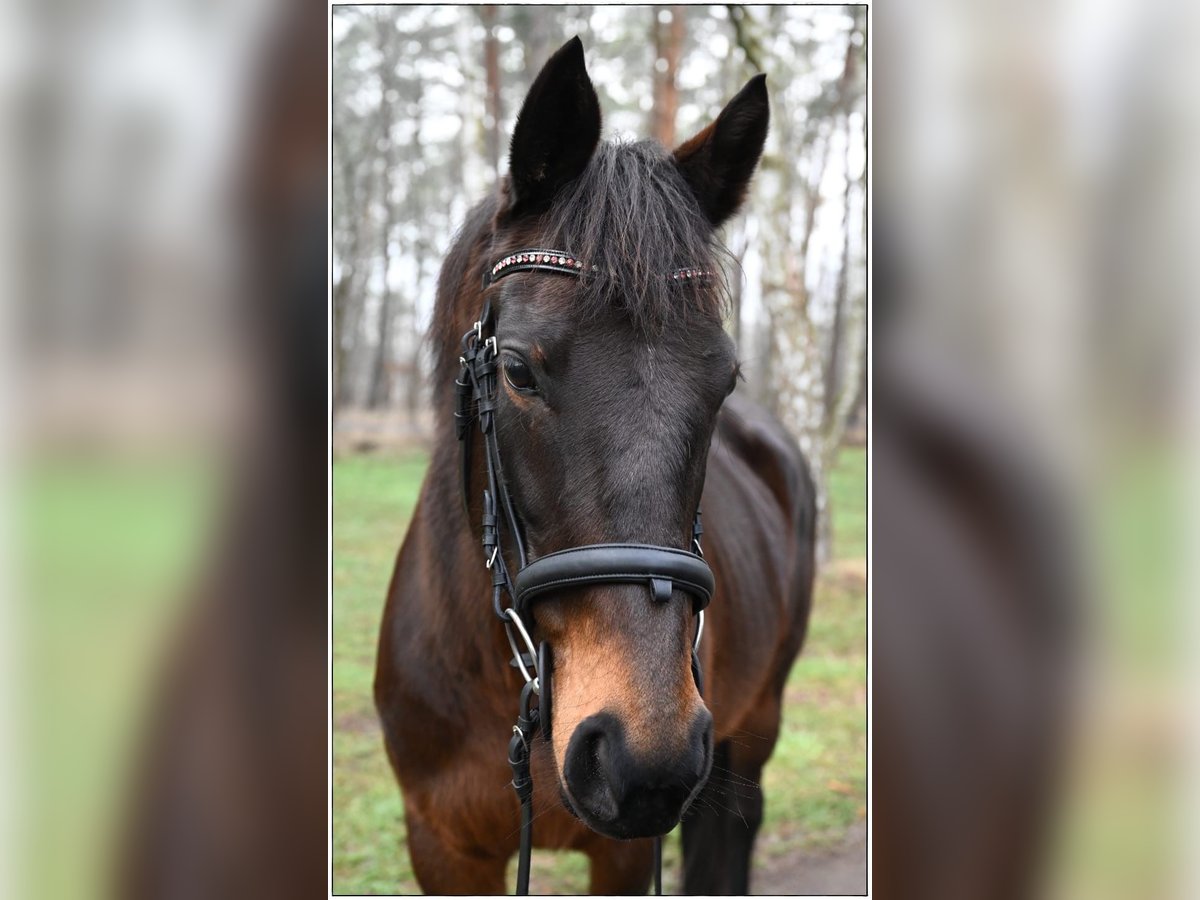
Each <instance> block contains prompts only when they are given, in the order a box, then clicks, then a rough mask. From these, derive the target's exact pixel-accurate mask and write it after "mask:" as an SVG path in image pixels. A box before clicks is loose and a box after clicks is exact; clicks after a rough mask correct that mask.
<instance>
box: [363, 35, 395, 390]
mask: <svg viewBox="0 0 1200 900" xmlns="http://www.w3.org/2000/svg"><path fill="white" fill-rule="evenodd" d="M376 25H377V33H378V36H379V57H380V62H379V81H380V88H381V91H382V96H383V99H382V100H381V102H380V105H379V109H380V117H379V118H380V122H379V137H380V139H381V140H382V141H383V142H384V152H383V158H384V163H383V173H382V177H381V178H380V182H381V189H380V196H379V200H380V203H382V204H383V224H382V227H381V228H380V231H379V255H380V260H381V263H380V265H381V268H382V270H383V277H382V279H381V281H382V284H383V288H382V291H383V293H382V297H381V299H380V308H379V323H378V340H377V342H376V351H375V361H374V366H373V368H372V371H371V387H370V391H369V393H368V397H367V405H368V406H369V407H371V408H372V409H380V408H382V407H386V406H387V405H388V403H389V402H390V401H391V393H392V376H391V367H392V341H393V334H392V332H393V327H394V319H395V313H394V311H393V309H392V302H393V300H392V288H391V284H390V280H389V275H390V274H391V268H392V231H393V229H394V228H395V226H396V205H395V201H394V200H393V198H392V173H393V171H394V170H395V167H396V151H395V146H394V144H395V141H394V135H393V134H392V128H393V125H394V116H393V111H392V102H393V101H389V100H388V99H387V95H388V92H389V91H393V90H395V89H396V72H395V66H396V59H395V45H396V40H395V28H394V27H393V26H392V25H391V21H390V19H389V17H388V16H387V15H386V14H383V13H381V14H380V16H379V18H378V20H377V22H376Z"/></svg>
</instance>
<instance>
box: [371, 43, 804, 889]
mask: <svg viewBox="0 0 1200 900" xmlns="http://www.w3.org/2000/svg"><path fill="white" fill-rule="evenodd" d="M768 120H769V104H768V97H767V90H766V83H765V76H763V75H758V76H755V77H754V78H753V79H751V81H750V82H749V83H748V84H746V86H745V87H744V88H743V89H742V90H741V91H740V92H739V93H738V94H737V95H736V96H735V97H734V98H733V99H732V100H730V101H729V103H728V104H727V105H726V106H725V107H724V109H723V110H722V111H721V113H720V114H719V115H718V117H717V118H716V119H715V120H714V121H713V122H712V123H711V124H709V125H708V127H706V128H705V129H703V130H702V131H700V132H699V133H698V134H697V135H695V136H694V137H693V138H692V139H691V140H689V141H687V142H685V143H684V144H682V145H680V146H679V147H677V148H676V149H675V150H674V151H673V152H671V151H668V150H667V149H666V148H664V147H662V146H661V145H659V144H657V143H654V142H616V143H613V142H603V141H601V140H600V131H601V116H600V106H599V101H598V98H597V95H596V91H595V88H594V86H593V84H592V81H591V79H590V77H589V75H588V72H587V68H586V65H585V61H584V51H583V45H582V43H581V42H580V40H579V39H578V38H574V39H572V40H571V41H569V42H568V43H567V44H565V45H564V46H563V47H562V48H560V49H559V50H558V51H557V52H556V53H555V54H554V55H553V56H552V57H551V58H550V59H549V60H548V62H547V63H546V64H545V66H544V67H543V68H542V70H541V71H540V73H539V74H538V76H537V77H536V79H535V80H534V82H533V84H532V86H531V87H530V89H529V92H528V94H527V96H526V98H525V100H524V103H523V106H522V108H521V111H520V114H519V117H518V119H517V122H516V125H515V127H514V130H513V134H512V140H511V145H510V150H509V173H508V175H507V176H506V177H504V178H502V179H501V180H500V183H499V185H498V188H497V190H496V192H495V194H494V195H493V196H491V197H488V198H486V199H484V200H483V201H482V202H480V203H479V204H478V205H477V206H476V207H474V209H473V210H472V211H471V212H470V213H469V214H468V215H467V218H466V221H465V223H464V224H463V226H462V227H461V229H460V231H459V233H458V235H457V237H456V238H455V240H454V243H453V245H452V246H451V248H450V249H449V251H448V253H447V255H446V257H445V259H444V262H443V267H442V270H441V274H440V277H439V281H438V288H437V299H436V305H435V311H434V317H433V321H432V324H431V332H430V337H431V341H432V343H433V347H434V357H435V358H434V367H433V368H434V378H435V385H436V386H435V392H434V398H435V402H436V406H437V409H439V410H440V411H441V412H442V415H441V416H440V418H439V420H438V422H437V426H436V433H435V436H434V441H433V450H432V455H431V460H430V465H429V468H428V471H427V474H426V476H425V480H424V483H423V484H422V487H421V492H420V496H419V499H418V502H417V505H416V508H415V510H414V513H413V518H412V522H411V525H410V527H409V530H408V532H407V535H406V536H405V538H404V541H403V544H402V546H401V547H400V550H399V553H398V556H397V559H396V564H395V568H394V572H393V575H392V579H391V584H390V586H389V588H388V593H387V602H386V606H385V609H384V613H383V620H382V625H381V629H380V635H379V647H378V658H377V667H376V675H375V685H374V695H375V703H376V708H377V710H378V713H379V716H380V721H381V724H382V730H383V736H384V743H385V747H386V751H387V755H388V759H389V762H390V764H391V767H392V769H393V771H394V773H395V776H396V778H397V780H398V782H399V785H400V789H401V792H402V794H403V799H404V813H405V819H406V824H407V843H408V850H409V854H410V857H411V860H412V865H413V870H414V873H415V875H416V878H417V881H418V883H419V884H420V886H421V888H422V889H423V890H424V891H426V892H427V893H437V894H466V893H478V894H497V893H504V892H505V876H506V866H507V864H508V861H509V860H510V858H511V857H512V856H513V854H514V853H515V852H517V849H518V843H519V841H518V832H519V831H520V830H521V828H520V826H519V825H518V816H519V813H520V801H519V800H518V798H517V797H516V795H514V793H513V792H512V790H511V788H510V785H509V781H510V778H511V777H512V775H511V773H510V771H509V768H508V758H507V753H506V748H508V747H510V739H511V740H512V741H515V740H516V739H515V738H513V731H514V728H513V725H512V722H513V717H514V714H515V712H516V709H517V701H516V698H517V696H518V694H519V693H521V689H522V681H523V679H524V678H525V676H527V675H528V673H525V675H524V676H523V674H522V672H523V670H524V668H525V666H526V665H532V662H533V660H532V658H531V657H532V655H533V654H532V653H529V654H526V653H524V652H523V651H521V650H520V645H519V644H516V643H510V640H509V637H508V636H507V635H506V633H505V628H504V627H502V626H501V625H500V624H499V623H497V621H496V620H495V619H494V618H493V616H492V614H491V613H489V610H488V604H487V598H488V597H489V596H495V597H498V596H500V589H499V588H496V590H495V592H493V587H494V585H495V584H496V583H497V582H499V581H502V580H503V579H502V578H497V577H495V576H496V572H497V571H500V570H507V571H516V570H517V569H519V568H520V567H521V564H522V563H523V559H522V557H523V556H524V554H525V553H526V552H527V553H528V556H529V558H530V559H531V560H532V562H531V563H530V567H531V568H532V567H533V566H537V565H539V563H544V562H545V561H546V560H548V559H551V558H552V555H561V554H562V553H564V551H566V552H568V553H569V552H571V551H570V549H569V548H579V547H581V546H582V545H587V546H586V547H585V549H589V550H590V549H593V548H594V545H601V546H602V547H612V546H614V545H615V546H618V547H629V546H635V547H643V546H646V545H651V549H652V550H653V551H654V552H655V553H657V554H658V556H657V557H655V558H656V559H661V558H664V555H665V554H667V553H671V552H675V553H678V552H681V551H680V550H676V551H671V550H669V549H667V548H672V547H674V548H685V547H690V546H691V542H692V540H693V538H695V539H696V540H697V543H696V546H697V547H699V546H700V544H699V537H700V528H701V527H703V529H704V530H703V553H704V555H705V559H706V560H707V563H708V566H709V567H710V569H711V573H712V584H713V590H712V596H713V597H714V598H715V599H714V600H713V602H712V605H711V607H710V608H709V609H708V610H707V611H706V613H707V625H706V626H704V629H703V636H702V639H701V640H700V641H699V647H698V651H697V650H694V648H695V646H696V644H695V638H696V637H698V636H697V631H698V630H700V627H701V620H700V618H699V611H698V609H697V606H698V604H694V603H687V602H682V601H683V600H686V597H685V596H684V593H683V592H681V590H680V589H679V584H678V583H676V584H674V585H672V584H671V583H670V582H669V581H668V582H666V585H665V587H664V586H663V584H662V583H661V582H660V583H659V584H657V585H655V584H653V583H652V585H651V586H652V590H650V591H647V590H646V588H645V585H644V584H638V583H622V582H620V581H614V580H608V581H602V582H593V581H587V580H586V579H585V580H583V581H580V582H578V583H573V582H570V580H569V579H568V580H565V581H564V582H563V583H560V584H559V585H558V587H557V588H556V589H555V590H550V591H547V592H545V593H543V594H542V595H541V596H540V597H539V598H538V600H537V604H536V606H535V607H532V608H531V607H526V613H524V615H525V616H526V617H527V619H528V630H529V632H530V633H531V641H530V643H528V644H527V645H526V646H528V647H530V649H531V650H532V641H537V642H538V643H539V645H540V646H539V650H538V655H539V656H540V654H541V648H544V647H549V648H551V649H552V660H553V681H552V687H551V682H550V681H549V675H550V672H549V670H548V669H547V668H545V665H546V664H543V670H542V671H540V678H541V680H542V682H543V683H542V685H541V687H542V697H541V699H540V700H539V706H540V708H541V710H542V719H543V721H542V726H541V729H540V731H539V732H538V733H537V735H536V737H534V738H533V739H532V742H531V745H530V746H529V748H528V749H529V753H530V766H531V770H532V776H533V779H532V780H533V792H532V810H533V814H532V815H533V831H532V833H533V842H534V845H535V846H537V847H543V848H553V849H573V850H578V851H582V852H583V853H584V854H586V855H587V856H588V858H589V862H590V890H591V891H592V892H594V893H602V894H631V893H645V892H646V890H647V888H648V886H649V882H650V879H651V876H652V871H653V868H654V864H655V855H656V847H655V837H656V836H658V835H661V834H663V833H665V832H667V831H669V830H670V829H671V828H673V827H674V826H675V825H676V824H678V823H679V822H680V820H681V819H682V843H683V888H684V890H685V892H687V893H695V894H731V893H732V894H738V893H746V892H747V891H748V890H749V881H750V866H751V854H752V850H753V845H754V839H755V835H756V833H757V831H758V828H759V826H760V824H761V822H762V816H763V802H764V801H763V793H762V788H761V786H760V778H761V773H762V770H763V766H764V764H765V763H766V762H767V760H768V758H769V757H770V755H771V752H772V750H773V748H774V745H775V742H776V740H777V738H778V735H779V730H780V719H781V706H782V694H783V689H784V684H785V681H786V680H787V675H788V672H789V670H790V668H791V665H792V662H793V661H794V659H795V658H796V656H797V655H798V653H799V651H800V649H801V646H802V644H803V641H804V636H805V632H806V629H807V623H808V616H809V609H810V606H811V595H812V582H813V571H814V545H815V540H814V536H815V525H816V506H815V491H814V488H813V483H812V480H811V476H810V473H809V470H808V467H807V464H806V462H805V459H804V457H803V455H802V454H801V452H800V450H799V449H798V447H797V446H796V444H795V442H794V441H793V440H792V439H791V438H790V437H789V435H788V434H787V433H786V432H785V430H784V429H783V427H782V426H781V425H780V424H779V423H778V422H777V421H776V420H775V419H774V418H773V417H771V416H770V415H769V414H768V413H766V412H765V411H764V410H762V409H761V408H758V407H756V406H754V405H752V404H751V403H749V402H747V401H744V400H742V399H740V398H738V397H736V396H731V394H732V393H733V390H734V387H735V386H736V384H737V382H738V380H739V369H738V365H737V361H736V356H735V351H734V347H733V343H732V341H731V339H730V338H729V336H728V335H727V333H726V331H725V329H724V327H723V314H724V310H725V307H726V305H727V304H726V302H725V298H726V296H727V294H726V293H725V291H724V289H723V281H722V276H721V275H720V266H719V259H720V254H721V253H722V250H721V247H720V243H719V240H718V238H717V234H716V233H717V229H718V228H719V227H720V226H721V225H722V224H723V223H724V222H726V221H727V220H728V219H729V218H730V217H731V216H733V215H734V213H735V212H736V211H737V210H738V208H739V206H740V205H741V203H742V201H743V199H744V197H745V195H746V192H747V189H748V185H749V182H750V179H751V177H752V175H753V173H754V170H755V168H756V166H757V164H758V161H759V158H760V156H761V155H762V149H763V145H764V142H765V140H766V134H767V127H768ZM523 248H540V250H539V253H536V254H534V253H527V252H524V249H523ZM548 248H555V249H554V250H553V251H551V250H549V249H548ZM505 266H511V270H510V271H505ZM500 275H504V276H506V277H498V276H500ZM481 276H482V277H481ZM481 309H485V310H487V312H485V313H484V314H483V315H482V316H481V312H480V311H481ZM483 320H487V321H490V322H492V323H493V325H494V336H493V337H492V338H489V339H488V340H487V343H488V344H489V348H488V352H489V353H490V354H492V355H491V356H489V357H488V358H489V359H491V360H492V363H491V369H490V370H489V371H490V372H491V373H492V377H493V379H494V382H495V385H496V388H495V391H494V395H488V398H487V402H486V404H485V403H484V401H483V400H480V399H479V398H478V396H477V397H476V400H477V407H476V408H474V409H472V410H468V414H469V415H471V416H474V417H478V418H480V419H483V418H484V417H486V422H485V423H484V424H485V425H486V424H487V423H490V427H491V429H492V432H493V434H492V435H491V437H490V438H489V440H492V441H494V445H495V448H496V450H497V454H498V455H497V459H496V461H497V462H498V460H500V459H502V460H503V469H502V472H501V473H499V474H495V473H492V474H491V475H489V472H490V468H489V467H491V466H492V463H493V460H492V457H491V456H490V455H489V454H490V452H491V451H490V447H491V445H488V446H487V447H482V448H481V447H479V446H475V447H474V449H468V450H467V451H466V453H465V455H460V452H459V451H460V447H462V446H465V445H463V444H462V443H461V442H460V439H459V434H460V432H459V426H460V425H461V420H460V419H456V417H455V416H454V415H452V414H451V413H452V411H453V410H454V409H455V400H456V396H457V394H456V390H457V389H456V388H455V384H456V382H459V383H461V379H462V373H463V372H464V371H465V370H466V366H467V361H466V360H464V359H461V358H460V357H461V356H462V354H463V348H464V347H465V346H468V345H469V346H471V347H477V346H479V345H478V344H476V342H475V341H474V340H473V338H472V334H471V333H472V332H474V335H475V337H481V336H482V334H483V328H486V325H484V324H481V323H482V322H483ZM463 335H466V337H465V338H463V340H462V341H460V336H463ZM489 485H490V486H491V488H492V492H491V493H490V495H489V490H488V489H489ZM498 491H499V492H503V493H504V495H505V496H506V497H508V498H511V505H512V507H513V509H512V510H511V511H507V512H511V513H514V514H513V515H512V516H511V517H510V518H509V519H505V516H504V512H505V511H500V512H497V510H496V509H495V506H496V492H498ZM464 498H466V502H465V506H464ZM701 505H702V507H703V511H704V514H705V516H706V518H705V519H704V525H703V526H700V518H699V516H698V515H697V509H698V508H699V507H700V506H701ZM487 516H490V517H491V518H490V519H485V517H487ZM481 519H484V521H485V526H484V527H483V528H482V529H481V528H480V525H479V523H480V521H481ZM498 520H499V521H500V522H501V524H504V523H505V522H511V523H512V524H513V525H514V526H515V527H514V528H512V529H510V531H512V532H514V533H509V534H507V536H506V537H505V539H503V540H497V538H496V537H495V535H494V534H493V535H492V536H491V538H490V540H491V541H492V543H491V544H488V543H487V542H488V540H489V533H488V532H489V529H491V531H493V532H494V531H495V530H496V529H495V523H496V522H497V521H498ZM488 523H492V524H488ZM481 532H482V536H483V540H484V542H485V550H484V552H483V553H481V551H480V539H481ZM518 541H519V542H520V544H521V546H520V547H517V546H516V544H517V543H518ZM604 542H609V543H604ZM489 546H490V547H491V548H492V549H491V551H490V554H489V551H488V550H487V548H488V547H489ZM497 556H499V559H498V560H497ZM526 571H529V570H526ZM609 574H610V575H611V574H612V573H609ZM519 581H520V577H518V582H519ZM693 589H694V588H693ZM497 612H501V610H499V609H497ZM505 624H510V623H508V622H506V623H505ZM694 653H696V655H697V659H696V662H697V665H696V666H693V654H694ZM523 660H524V661H523ZM701 672H703V679H701V678H700V674H701ZM702 680H703V682H705V683H703V684H702ZM702 687H703V696H702V694H701V688H702ZM551 695H552V699H551Z"/></svg>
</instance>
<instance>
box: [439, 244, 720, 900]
mask: <svg viewBox="0 0 1200 900" xmlns="http://www.w3.org/2000/svg"><path fill="white" fill-rule="evenodd" d="M528 271H543V272H553V273H557V274H561V275H570V276H573V277H577V278H578V277H593V276H596V275H598V274H599V272H598V269H597V267H596V266H589V265H587V264H585V263H584V262H583V261H582V260H580V259H578V258H577V257H575V256H574V255H573V254H569V253H563V252H562V251H559V250H544V249H537V248H531V249H526V250H520V251H518V252H516V253H511V254H509V255H507V256H505V257H504V258H503V259H500V260H499V261H498V262H496V263H495V264H493V265H492V266H490V267H489V268H488V269H487V270H486V271H485V272H484V273H483V288H484V290H486V289H487V288H488V286H490V285H492V284H494V283H495V282H497V281H499V280H500V279H501V278H504V277H505V276H507V275H511V274H514V273H516V272H528ZM664 277H665V278H667V279H668V280H670V281H673V282H689V281H693V280H704V279H707V278H709V277H711V273H710V272H708V271H706V270H704V269H701V268H696V267H689V268H683V269H676V270H674V271H672V272H669V273H667V274H666V275H665V276H664ZM494 331H495V314H494V311H493V309H492V304H491V300H490V299H489V298H487V297H486V296H485V298H484V302H483V309H482V311H481V312H480V315H479V319H478V320H477V321H476V322H475V324H474V326H472V328H471V329H470V330H469V331H467V332H466V334H464V335H463V338H462V355H461V356H460V357H459V366H460V368H459V374H458V379H457V380H456V381H455V387H456V402H455V411H454V418H455V429H456V432H457V436H458V440H459V447H460V463H461V471H462V484H461V488H462V498H463V506H464V508H465V509H466V510H467V511H468V515H469V514H470V494H471V458H472V435H473V429H472V427H471V425H472V420H475V421H476V422H477V424H478V427H479V431H480V432H481V433H482V434H483V447H484V459H485V462H486V485H485V487H484V490H483V554H484V560H485V561H486V565H487V568H488V570H489V571H490V572H491V574H492V610H493V612H495V614H496V616H497V617H499V618H500V620H501V621H502V622H503V623H504V631H505V634H506V636H507V637H508V643H509V646H510V647H511V648H512V652H513V661H512V664H513V665H515V666H516V668H517V669H519V670H520V672H521V677H522V678H524V679H525V686H524V687H523V688H522V690H521V698H520V704H519V712H518V715H517V723H516V725H514V726H513V736H512V739H511V740H510V741H509V745H508V762H509V764H510V765H511V766H512V770H513V780H512V785H513V788H514V789H515V790H516V792H517V797H518V799H519V800H520V803H521V850H520V857H519V862H518V866H517V890H516V893H518V894H528V893H529V859H530V851H531V849H532V843H533V828H532V818H533V781H532V778H531V776H530V765H529V760H530V757H529V744H530V742H531V741H532V740H533V738H534V736H535V735H536V734H537V731H538V730H539V728H542V727H544V729H545V730H547V734H548V729H549V727H550V721H551V720H550V700H551V689H550V688H551V684H550V677H551V671H552V668H553V657H552V654H551V649H550V647H549V645H548V644H547V643H546V642H545V641H543V642H542V643H541V644H540V645H539V646H538V647H536V648H535V647H534V643H533V639H532V638H531V637H530V634H529V630H528V629H527V628H526V626H525V621H526V620H527V619H531V617H532V616H531V614H532V609H533V605H534V604H535V603H536V601H537V600H538V599H539V598H541V597H543V596H545V595H546V594H549V593H551V592H553V591H556V590H561V589H566V588H577V587H581V586H585V585H592V584H645V585H646V586H647V587H648V588H649V590H650V595H651V598H652V600H653V602H655V603H667V602H669V601H670V600H671V597H672V595H673V593H674V591H675V590H680V591H683V592H685V593H687V594H689V595H690V596H691V598H692V603H693V608H694V610H695V612H696V615H697V620H698V621H697V627H696V637H695V639H694V641H693V642H692V675H693V677H694V678H695V679H696V686H697V688H698V689H699V690H700V693H701V694H703V693H704V682H703V674H702V672H701V669H700V657H699V654H698V649H699V647H700V638H701V637H702V636H703V634H704V608H705V607H706V606H708V603H709V601H710V600H711V599H712V593H713V586H714V580H713V574H712V570H711V569H710V568H709V567H708V563H707V562H705V561H704V554H703V551H702V549H701V546H700V539H701V536H702V535H703V533H704V527H703V524H702V522H701V518H700V509H699V508H697V509H696V515H695V518H694V519H693V522H692V543H691V548H692V549H688V550H680V549H678V548H675V547H660V546H657V545H654V544H633V543H618V544H586V545H583V546H579V547H571V548H569V549H566V550H559V551H557V552H555V553H549V554H547V555H545V556H542V557H539V558H538V559H536V560H534V561H533V562H529V561H528V558H527V556H526V552H525V542H524V534H523V529H522V525H521V520H520V517H519V516H518V514H517V510H516V508H515V506H514V505H513V501H512V496H511V495H510V493H509V490H508V485H507V482H506V481H505V479H504V470H503V467H502V466H501V463H500V448H499V445H498V441H497V437H496V427H495V415H496V407H497V376H498V370H499V353H498V349H497V346H496V336H495V334H494ZM503 532H507V534H508V535H509V537H510V539H511V543H512V545H513V547H514V549H515V553H516V560H517V567H518V568H517V573H516V578H515V580H514V578H513V577H512V575H511V574H510V572H509V570H508V564H507V563H506V562H505V559H504V553H503V552H502V550H501V536H502V533H503ZM693 549H694V552H693ZM505 595H507V596H508V599H509V606H507V607H505V606H504V605H503V601H504V596H505ZM518 638H519V640H520V643H518ZM522 647H524V651H523V650H522ZM531 670H532V672H531ZM534 696H537V697H538V705H537V706H533V705H531V704H532V700H533V697H534ZM654 860H655V869H654V888H655V893H656V894H661V893H662V838H661V836H660V837H657V838H655V840H654Z"/></svg>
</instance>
